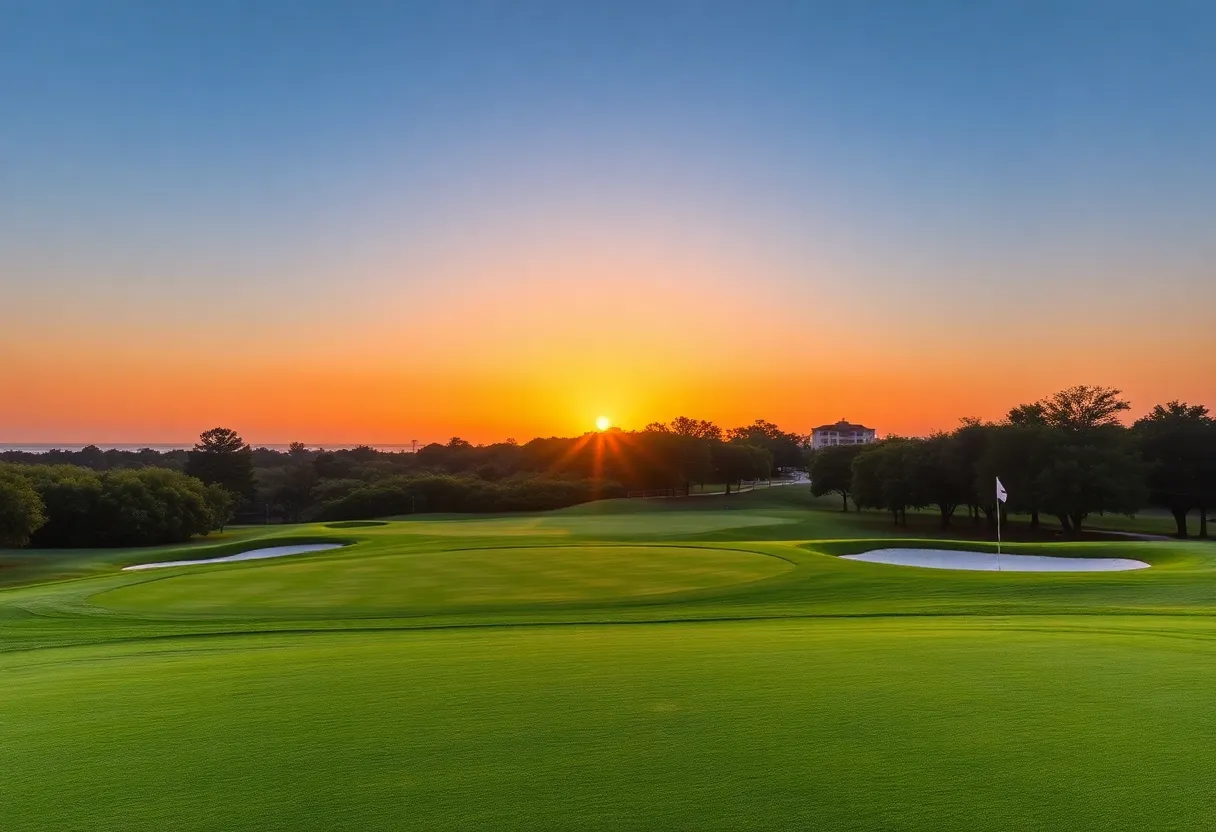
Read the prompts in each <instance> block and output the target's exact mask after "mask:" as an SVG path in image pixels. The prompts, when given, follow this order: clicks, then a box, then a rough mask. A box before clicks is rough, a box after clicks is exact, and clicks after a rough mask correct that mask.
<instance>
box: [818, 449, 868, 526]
mask: <svg viewBox="0 0 1216 832" xmlns="http://www.w3.org/2000/svg"><path fill="white" fill-rule="evenodd" d="M865 447H866V446H865V445H829V446H828V447H826V448H820V449H819V450H817V451H815V452H814V453H813V454H812V455H811V462H810V474H811V493H812V494H814V495H815V496H816V497H822V496H823V495H825V494H839V495H840V500H841V510H842V511H848V510H849V494H850V493H852V491H853V460H854V459H856V458H857V455H858V454H859V453H861V451H862V450H863V449H864V448H865Z"/></svg>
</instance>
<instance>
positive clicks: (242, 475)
mask: <svg viewBox="0 0 1216 832" xmlns="http://www.w3.org/2000/svg"><path fill="white" fill-rule="evenodd" d="M186 473H187V474H189V475H190V476H192V477H198V478H199V479H200V480H202V481H203V482H204V483H205V484H207V485H212V484H218V485H222V486H224V488H226V489H228V490H229V491H231V492H232V493H233V494H236V495H238V496H240V497H243V498H245V499H250V498H252V497H253V495H254V488H255V486H254V478H253V451H252V450H251V449H250V447H249V446H248V445H247V444H245V440H243V439H242V438H241V436H240V434H238V433H237V432H236V431H234V430H231V429H229V428H212V429H211V430H208V431H204V432H203V434H202V435H201V436H200V437H199V441H198V444H197V445H195V446H194V450H192V451H190V457H189V459H188V460H187V462H186Z"/></svg>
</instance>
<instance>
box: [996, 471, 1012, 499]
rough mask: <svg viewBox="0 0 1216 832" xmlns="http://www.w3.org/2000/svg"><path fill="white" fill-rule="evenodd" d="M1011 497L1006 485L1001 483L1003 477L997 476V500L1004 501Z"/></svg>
mask: <svg viewBox="0 0 1216 832" xmlns="http://www.w3.org/2000/svg"><path fill="white" fill-rule="evenodd" d="M1008 499H1009V492H1008V491H1006V490H1005V486H1003V485H1001V478H1000V477H997V478H996V500H997V502H998V503H1003V502H1005V501H1006V500H1008Z"/></svg>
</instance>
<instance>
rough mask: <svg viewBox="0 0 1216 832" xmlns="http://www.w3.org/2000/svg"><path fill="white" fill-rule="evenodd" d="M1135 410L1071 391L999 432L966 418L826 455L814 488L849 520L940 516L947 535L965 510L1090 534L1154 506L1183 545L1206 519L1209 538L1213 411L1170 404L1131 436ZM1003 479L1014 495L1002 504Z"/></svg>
mask: <svg viewBox="0 0 1216 832" xmlns="http://www.w3.org/2000/svg"><path fill="white" fill-rule="evenodd" d="M1129 407H1130V405H1129V403H1128V402H1127V401H1125V400H1124V399H1122V398H1121V395H1120V391H1119V390H1116V389H1113V388H1107V387H1089V386H1080V387H1071V388H1069V389H1067V390H1063V391H1061V392H1059V393H1056V394H1055V395H1054V396H1051V397H1049V398H1047V399H1043V400H1041V401H1037V402H1032V403H1030V404H1022V405H1018V406H1017V407H1014V408H1012V409H1011V410H1010V411H1009V413H1008V414H1007V416H1006V418H1005V419H1004V420H1002V421H1001V422H999V423H983V422H980V421H978V420H975V419H964V420H963V423H962V425H961V426H960V427H959V428H958V429H957V430H955V431H952V432H949V433H936V434H933V435H931V436H928V437H925V438H904V437H893V438H889V439H886V440H883V441H881V442H878V443H875V444H872V445H861V446H837V447H833V448H825V449H822V450H819V451H816V452H815V453H814V454H813V455H812V460H811V464H810V473H811V481H812V491H813V492H814V493H815V494H817V495H824V494H839V495H841V497H842V501H843V505H844V508H845V510H846V511H847V510H848V500H849V499H850V498H851V499H852V500H853V502H854V503H855V504H856V505H857V506H859V507H866V508H877V509H881V510H885V511H889V512H891V515H892V517H893V518H894V520H895V522H896V523H906V520H907V510H908V509H909V508H926V507H935V508H937V510H938V513H939V515H940V517H941V525H942V527H943V528H945V527H947V526H949V525H950V524H951V522H952V520H953V518H954V517H955V515H956V512H957V511H958V510H959V509H961V508H963V507H966V509H967V513H968V515H969V517H970V518H971V519H972V521H973V522H980V519H981V516H982V517H983V518H984V520H985V521H986V522H988V523H995V519H996V514H995V512H996V511H997V510H998V508H999V509H1000V510H1002V511H1009V512H1017V513H1024V514H1028V515H1030V524H1031V526H1032V527H1033V528H1039V527H1040V526H1041V523H1042V518H1043V516H1050V517H1055V518H1056V519H1057V521H1058V522H1059V524H1060V526H1061V528H1062V529H1063V530H1064V531H1065V532H1067V533H1078V532H1080V531H1081V530H1082V528H1083V526H1084V524H1085V522H1086V520H1087V518H1089V517H1091V516H1092V515H1095V514H1100V513H1119V514H1132V513H1134V512H1136V511H1138V510H1140V509H1142V508H1145V507H1146V506H1149V505H1154V506H1161V507H1164V508H1167V509H1169V511H1170V512H1171V513H1172V514H1173V516H1174V519H1175V521H1176V524H1177V533H1178V535H1179V536H1180V537H1185V536H1187V534H1188V529H1187V516H1188V514H1190V513H1191V512H1198V515H1199V533H1200V534H1201V535H1203V536H1206V535H1207V513H1208V511H1209V510H1211V509H1212V508H1213V507H1214V506H1216V421H1214V420H1213V419H1212V418H1211V416H1210V415H1209V414H1208V411H1207V409H1206V408H1204V407H1201V406H1197V405H1187V404H1183V403H1181V402H1170V403H1168V404H1165V405H1158V406H1157V407H1155V408H1154V409H1153V411H1152V412H1151V413H1150V414H1149V415H1148V416H1146V417H1144V418H1143V419H1140V420H1138V421H1137V422H1136V423H1135V424H1134V425H1132V427H1131V428H1128V427H1125V426H1124V425H1123V424H1122V423H1121V422H1120V418H1119V417H1120V415H1121V414H1122V413H1124V412H1125V411H1127V410H1128V409H1129ZM998 476H999V477H1000V478H1001V481H1002V482H1003V483H1004V484H1005V486H1006V488H1007V489H1008V492H1009V502H1008V503H1007V504H1004V505H1001V506H998V505H997V502H996V497H995V488H994V484H995V480H996V477H998Z"/></svg>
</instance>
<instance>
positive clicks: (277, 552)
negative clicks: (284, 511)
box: [122, 543, 343, 572]
mask: <svg viewBox="0 0 1216 832" xmlns="http://www.w3.org/2000/svg"><path fill="white" fill-rule="evenodd" d="M342 546H343V544H341V543H301V544H298V545H295V546H268V547H266V548H265V549H250V550H249V551H248V552H241V553H240V554H239V555H227V556H225V557H222V558H206V559H204V560H167V561H164V562H162V563H137V564H136V565H134V566H124V567H123V568H122V571H123V572H132V571H135V570H138V569H163V568H165V567H166V566H197V565H199V564H202V563H232V562H233V561H238V560H261V559H262V558H281V557H285V556H287V555H302V554H304V553H305V552H324V551H325V550H327V549H341V548H342Z"/></svg>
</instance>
